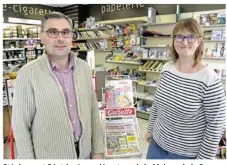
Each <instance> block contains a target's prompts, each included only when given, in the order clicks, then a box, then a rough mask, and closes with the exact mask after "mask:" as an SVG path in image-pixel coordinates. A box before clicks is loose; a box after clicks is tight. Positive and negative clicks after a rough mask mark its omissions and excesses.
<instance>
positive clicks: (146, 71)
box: [138, 69, 161, 74]
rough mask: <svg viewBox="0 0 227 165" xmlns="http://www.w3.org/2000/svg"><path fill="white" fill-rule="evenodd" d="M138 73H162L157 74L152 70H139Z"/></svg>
mask: <svg viewBox="0 0 227 165" xmlns="http://www.w3.org/2000/svg"><path fill="white" fill-rule="evenodd" d="M138 72H144V73H157V74H160V73H161V72H157V71H150V70H140V69H139V70H138Z"/></svg>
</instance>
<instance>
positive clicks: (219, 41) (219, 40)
mask: <svg viewBox="0 0 227 165" xmlns="http://www.w3.org/2000/svg"><path fill="white" fill-rule="evenodd" d="M203 41H204V42H226V41H225V40H203Z"/></svg>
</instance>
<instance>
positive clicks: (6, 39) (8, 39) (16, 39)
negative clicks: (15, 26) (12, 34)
mask: <svg viewBox="0 0 227 165" xmlns="http://www.w3.org/2000/svg"><path fill="white" fill-rule="evenodd" d="M30 39H33V40H40V38H3V41H18V40H30Z"/></svg>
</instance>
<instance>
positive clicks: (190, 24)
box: [170, 18, 204, 65]
mask: <svg viewBox="0 0 227 165" xmlns="http://www.w3.org/2000/svg"><path fill="white" fill-rule="evenodd" d="M179 31H188V32H190V33H192V34H194V35H196V36H197V37H198V38H202V40H201V42H200V44H199V46H198V48H197V49H196V51H195V63H194V65H196V64H198V63H199V61H201V60H202V56H203V53H204V42H203V31H202V29H201V27H200V25H199V23H198V21H197V20H196V19H194V18H187V19H182V20H180V21H179V22H178V23H177V24H176V26H175V27H174V29H173V34H172V35H173V41H172V47H171V50H170V56H171V58H172V60H173V61H174V62H176V60H177V59H178V58H179V55H178V53H177V52H176V50H175V47H174V39H175V35H176V34H177V32H179Z"/></svg>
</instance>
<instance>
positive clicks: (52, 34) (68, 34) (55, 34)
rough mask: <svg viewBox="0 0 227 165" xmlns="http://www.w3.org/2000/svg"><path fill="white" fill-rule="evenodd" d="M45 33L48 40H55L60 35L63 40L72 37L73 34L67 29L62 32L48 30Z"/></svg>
mask: <svg viewBox="0 0 227 165" xmlns="http://www.w3.org/2000/svg"><path fill="white" fill-rule="evenodd" d="M46 33H47V36H48V37H50V38H57V37H58V36H59V34H60V33H61V35H62V37H63V38H70V37H72V36H73V32H72V31H70V30H68V29H66V30H62V31H58V30H57V29H49V30H47V31H46Z"/></svg>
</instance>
